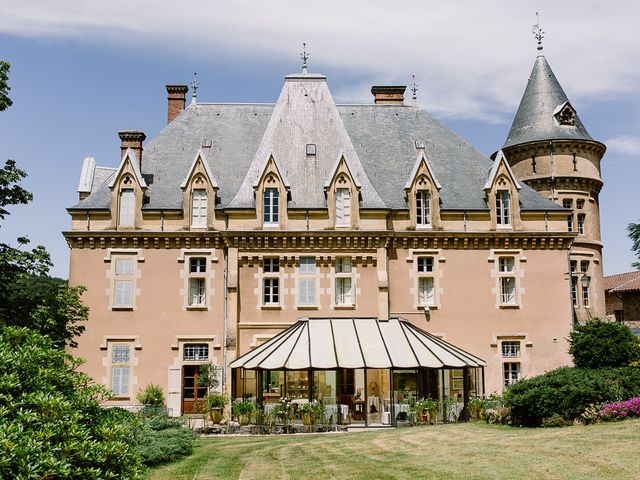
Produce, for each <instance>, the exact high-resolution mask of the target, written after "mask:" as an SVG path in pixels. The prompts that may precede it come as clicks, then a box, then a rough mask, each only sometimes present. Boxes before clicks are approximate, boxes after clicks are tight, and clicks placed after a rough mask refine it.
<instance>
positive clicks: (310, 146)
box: [307, 143, 316, 155]
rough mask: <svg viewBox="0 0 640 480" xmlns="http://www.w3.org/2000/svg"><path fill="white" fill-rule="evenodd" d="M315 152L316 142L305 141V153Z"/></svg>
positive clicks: (311, 153) (313, 153)
mask: <svg viewBox="0 0 640 480" xmlns="http://www.w3.org/2000/svg"><path fill="white" fill-rule="evenodd" d="M315 154H316V144H315V143H307V155H315Z"/></svg>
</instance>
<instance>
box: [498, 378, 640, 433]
mask: <svg viewBox="0 0 640 480" xmlns="http://www.w3.org/2000/svg"><path fill="white" fill-rule="evenodd" d="M634 396H640V370H639V369H636V368H631V367H620V368H601V369H588V368H569V367H562V368H558V369H556V370H553V371H551V372H548V373H546V374H544V375H540V376H538V377H533V378H527V379H523V380H520V381H519V382H517V383H515V384H513V385H511V386H510V387H509V388H508V389H507V391H506V392H505V394H504V402H505V405H506V406H507V407H509V408H510V410H511V416H512V421H513V423H514V424H515V425H524V426H531V427H537V426H540V425H541V423H542V420H543V419H544V418H548V417H552V416H553V415H554V414H558V415H560V416H561V417H562V418H564V419H565V420H569V421H572V420H573V419H575V418H578V417H580V415H581V414H582V413H583V412H584V411H585V410H586V409H587V407H588V406H589V405H591V404H599V403H603V402H612V401H617V400H622V399H627V398H631V397H634Z"/></svg>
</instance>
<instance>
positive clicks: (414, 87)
mask: <svg viewBox="0 0 640 480" xmlns="http://www.w3.org/2000/svg"><path fill="white" fill-rule="evenodd" d="M411 81H412V82H413V83H412V84H411V92H412V93H413V95H412V96H411V103H412V105H413V106H414V107H417V106H418V87H419V85H418V84H417V83H416V76H415V75H411Z"/></svg>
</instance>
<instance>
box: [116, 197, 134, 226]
mask: <svg viewBox="0 0 640 480" xmlns="http://www.w3.org/2000/svg"><path fill="white" fill-rule="evenodd" d="M118 197H119V198H118V202H119V205H118V226H119V227H135V225H136V192H135V190H134V189H133V188H122V189H120V194H119V195H118Z"/></svg>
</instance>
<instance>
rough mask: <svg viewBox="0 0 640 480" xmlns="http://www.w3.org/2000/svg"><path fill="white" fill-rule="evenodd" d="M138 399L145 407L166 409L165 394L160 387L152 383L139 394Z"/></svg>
mask: <svg viewBox="0 0 640 480" xmlns="http://www.w3.org/2000/svg"><path fill="white" fill-rule="evenodd" d="M136 398H137V399H138V401H139V402H140V403H141V404H143V405H148V406H151V407H164V392H163V391H162V387H161V386H160V385H154V384H153V383H150V384H149V385H147V386H146V387H145V388H144V390H141V391H139V392H138V395H137V396H136Z"/></svg>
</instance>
